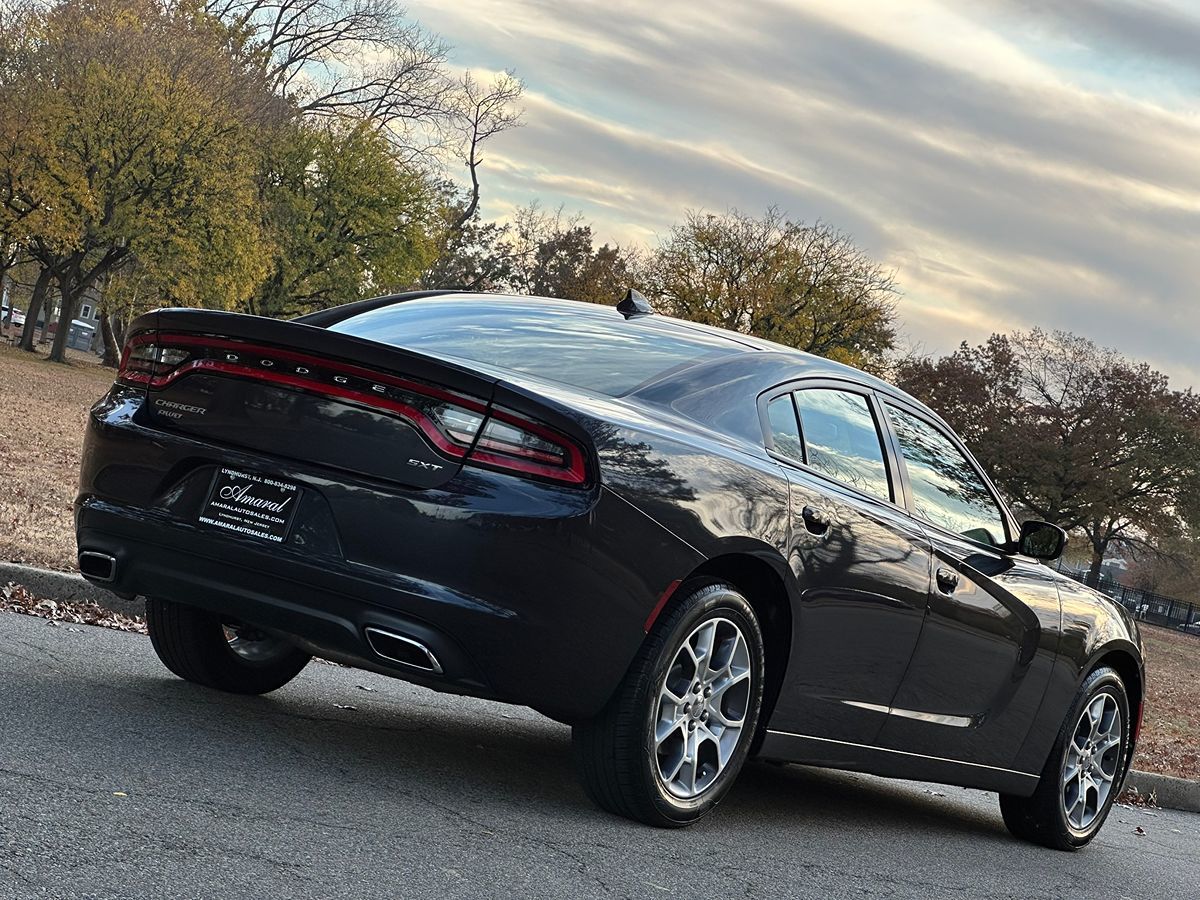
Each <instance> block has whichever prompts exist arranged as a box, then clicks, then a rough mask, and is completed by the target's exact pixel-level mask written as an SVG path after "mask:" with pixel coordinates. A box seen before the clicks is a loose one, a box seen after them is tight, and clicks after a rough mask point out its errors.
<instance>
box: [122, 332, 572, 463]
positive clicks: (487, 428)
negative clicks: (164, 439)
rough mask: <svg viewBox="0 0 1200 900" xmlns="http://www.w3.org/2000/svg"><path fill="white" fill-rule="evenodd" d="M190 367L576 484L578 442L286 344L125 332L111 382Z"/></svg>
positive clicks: (157, 381)
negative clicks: (274, 387) (316, 400)
mask: <svg viewBox="0 0 1200 900" xmlns="http://www.w3.org/2000/svg"><path fill="white" fill-rule="evenodd" d="M192 372H212V373H219V374H223V375H234V376H239V377H244V378H253V379H255V380H258V381H266V382H270V383H273V384H279V385H283V386H285V387H293V388H300V389H302V390H306V391H311V392H313V393H317V394H321V395H324V396H327V397H334V398H337V399H340V400H350V401H354V402H357V403H362V404H364V405H367V406H371V407H374V408H376V409H379V410H383V411H385V412H388V413H391V414H393V415H396V416H399V417H401V418H403V419H405V420H406V421H408V422H409V423H410V424H412V425H413V426H414V427H416V428H417V429H419V430H420V431H421V433H422V434H424V435H425V437H426V438H428V439H429V441H430V442H431V443H432V444H433V445H434V446H435V447H437V448H438V450H440V451H442V452H443V453H445V454H446V455H448V456H451V457H454V458H456V459H461V460H463V461H465V462H469V463H471V464H475V465H480V466H484V467H487V468H492V469H500V470H505V471H510V472H515V473H518V474H521V475H525V476H531V477H536V478H545V479H549V480H551V481H558V482H563V483H566V484H584V483H585V482H586V481H587V466H586V463H585V455H584V453H583V450H582V448H580V446H579V445H578V444H576V443H575V442H574V441H573V440H571V439H570V438H568V437H567V436H566V435H564V434H561V433H560V432H558V431H555V430H554V429H552V428H549V427H548V426H546V425H543V424H541V423H540V422H536V421H534V420H532V419H527V418H525V417H523V416H520V415H518V414H517V413H514V412H511V411H508V410H501V409H493V410H490V411H489V409H488V406H487V404H486V403H484V402H483V401H481V400H477V399H475V398H473V397H466V396H463V395H461V394H457V393H454V392H452V391H447V390H445V389H443V388H439V387H435V386H433V385H428V384H423V383H418V382H414V381H411V380H409V379H407V378H399V377H396V376H394V375H386V374H383V373H380V372H374V371H372V370H370V369H364V368H361V367H360V366H356V365H354V364H352V363H343V362H337V361H334V360H328V359H324V358H321V357H317V356H310V355H308V354H305V353H299V352H296V351H294V350H284V349H281V348H278V347H266V346H260V345H255V344H249V343H246V342H244V341H233V340H229V339H228V338H220V337H210V336H207V335H185V334H140V335H135V336H134V337H132V338H130V340H129V342H128V343H127V344H126V346H125V351H124V353H123V355H122V357H121V367H120V370H119V371H118V373H117V380H118V381H120V382H122V383H124V384H129V385H135V386H141V387H148V388H151V389H154V390H159V389H162V388H165V387H167V386H168V385H170V384H173V383H174V382H176V381H178V380H179V379H180V378H182V377H184V376H185V375H187V374H189V373H192Z"/></svg>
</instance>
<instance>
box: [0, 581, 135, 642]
mask: <svg viewBox="0 0 1200 900" xmlns="http://www.w3.org/2000/svg"><path fill="white" fill-rule="evenodd" d="M0 610H6V611H8V612H18V613H24V614H25V615H27V616H39V617H41V618H43V619H49V620H50V623H51V624H53V625H57V624H59V623H62V622H67V623H70V624H72V625H99V626H101V627H102V628H113V629H115V630H117V631H132V632H136V633H137V634H145V633H146V620H145V619H143V618H141V617H140V616H138V617H136V618H134V617H132V616H126V615H122V614H121V613H117V612H113V611H112V610H110V609H105V608H104V607H103V606H98V605H97V604H95V603H72V602H69V601H67V600H50V599H47V598H45V597H36V596H34V595H33V594H31V593H30V592H29V591H28V590H27V589H26V588H25V586H24V585H20V584H16V583H13V582H9V583H8V584H6V585H5V586H4V587H2V588H0Z"/></svg>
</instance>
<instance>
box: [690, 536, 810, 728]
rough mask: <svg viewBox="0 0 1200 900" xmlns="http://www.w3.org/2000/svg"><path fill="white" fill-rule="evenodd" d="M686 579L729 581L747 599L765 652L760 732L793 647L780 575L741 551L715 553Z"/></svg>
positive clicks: (789, 606) (788, 606)
mask: <svg viewBox="0 0 1200 900" xmlns="http://www.w3.org/2000/svg"><path fill="white" fill-rule="evenodd" d="M689 578H716V579H720V580H721V581H725V582H728V583H729V584H731V585H733V586H734V587H735V588H737V589H738V591H739V592H740V593H741V594H742V595H743V596H744V597H745V598H746V599H747V600H749V601H750V606H751V607H753V609H754V614H755V615H756V616H758V622H759V625H760V626H761V627H762V633H763V644H764V649H765V651H766V654H765V655H766V659H765V663H766V684H765V685H764V686H763V706H762V715H761V716H760V718H759V725H758V728H759V735H760V736H761V735H762V734H763V733H764V730H765V728H766V723H767V721H768V720H769V719H770V717H771V713H772V712H773V711H774V709H775V701H776V700H778V699H779V691H780V689H781V688H782V687H783V676H784V673H786V672H787V665H788V659H789V657H790V655H791V648H792V604H791V600H790V598H789V597H788V592H787V587H786V586H785V585H784V582H783V578H782V577H780V575H779V573H778V572H776V571H775V569H773V568H772V567H771V565H770V564H769V563H767V562H765V561H763V560H761V559H759V558H757V557H754V556H749V555H747V554H742V553H734V554H729V555H728V556H717V557H714V558H713V559H710V560H708V561H707V562H705V563H704V564H703V565H701V566H700V567H699V568H697V569H696V570H695V571H694V572H692V574H691V575H690V576H689Z"/></svg>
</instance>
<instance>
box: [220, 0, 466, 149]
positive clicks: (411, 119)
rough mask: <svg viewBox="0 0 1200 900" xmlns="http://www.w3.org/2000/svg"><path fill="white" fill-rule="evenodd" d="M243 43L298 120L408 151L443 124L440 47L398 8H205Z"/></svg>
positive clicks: (223, 1) (375, 2) (248, 2)
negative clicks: (330, 119) (389, 141)
mask: <svg viewBox="0 0 1200 900" xmlns="http://www.w3.org/2000/svg"><path fill="white" fill-rule="evenodd" d="M206 9H207V11H208V12H209V13H210V14H212V15H214V16H216V17H217V18H219V19H221V20H222V21H223V22H225V23H226V24H228V25H231V26H233V27H234V28H235V29H236V30H237V31H238V32H239V33H241V34H244V35H245V40H246V43H247V45H248V49H250V50H252V51H253V52H254V54H255V55H256V56H257V58H258V59H260V60H261V61H262V62H261V65H262V68H263V75H264V76H265V78H266V80H267V82H268V84H269V85H270V87H271V89H272V90H273V91H274V92H275V93H276V94H278V95H279V96H282V97H285V98H287V99H288V100H290V101H291V102H293V103H294V104H295V106H296V108H297V110H298V111H299V112H300V113H301V114H305V115H313V116H351V117H353V118H356V119H367V120H370V121H372V122H374V123H375V124H376V125H377V126H378V127H380V128H385V129H387V130H388V131H389V132H391V133H392V134H393V135H394V136H395V137H396V139H397V142H398V143H400V144H402V145H405V146H408V145H414V144H416V143H418V137H420V139H422V140H423V139H425V138H428V136H429V134H430V133H436V131H437V130H438V128H439V127H441V126H443V125H444V124H445V123H446V122H447V121H448V119H449V117H450V116H451V113H452V107H453V93H454V83H453V80H452V79H450V78H449V77H448V75H447V72H446V51H447V49H448V47H447V45H446V43H445V42H444V41H443V40H442V39H441V38H439V37H437V36H436V35H432V34H429V33H427V32H425V31H423V30H422V29H421V28H420V27H419V26H417V25H416V24H414V23H412V22H408V21H406V19H405V16H406V11H405V9H404V7H402V6H400V5H399V4H398V3H396V2H395V0H208V3H207V4H206Z"/></svg>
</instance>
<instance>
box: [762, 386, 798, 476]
mask: <svg viewBox="0 0 1200 900" xmlns="http://www.w3.org/2000/svg"><path fill="white" fill-rule="evenodd" d="M767 419H768V420H769V421H770V423H771V443H772V444H774V447H775V452H776V453H781V454H782V455H784V456H786V457H787V458H788V459H794V460H796V461H797V462H803V461H804V445H803V444H802V443H801V441H800V423H799V422H797V421H796V407H795V406H793V405H792V395H791V394H784V395H783V396H782V397H776V398H775V399H774V400H772V401H771V402H770V403H768V404H767Z"/></svg>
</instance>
